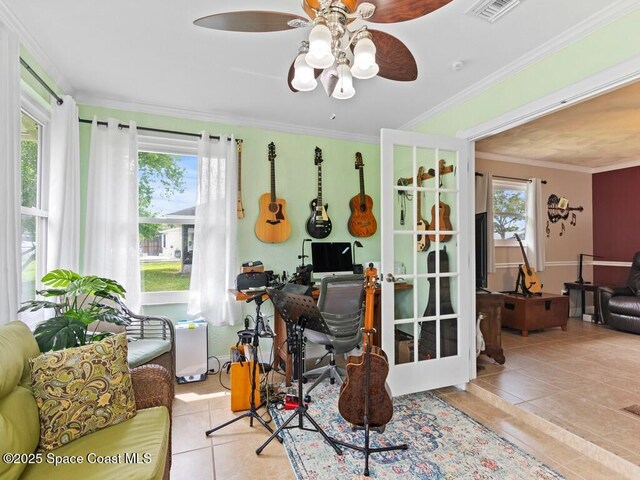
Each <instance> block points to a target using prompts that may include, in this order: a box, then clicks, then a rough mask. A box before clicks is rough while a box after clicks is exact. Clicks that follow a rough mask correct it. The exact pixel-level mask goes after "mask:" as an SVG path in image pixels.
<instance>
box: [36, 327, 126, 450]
mask: <svg viewBox="0 0 640 480" xmlns="http://www.w3.org/2000/svg"><path fill="white" fill-rule="evenodd" d="M29 363H30V364H31V383H32V388H33V395H34V396H35V398H36V403H37V405H38V411H39V413H40V449H42V450H53V449H55V448H58V447H60V446H62V445H65V444H67V443H69V442H71V441H73V440H75V439H77V438H80V437H82V436H83V435H87V434H89V433H92V432H95V431H97V430H100V429H101V428H104V427H108V426H109V425H115V424H117V423H120V422H124V421H125V420H128V419H129V418H131V417H133V416H134V415H135V414H136V402H135V397H134V393H133V385H132V383H131V375H130V374H129V365H128V364H127V338H126V335H125V334H119V335H115V336H113V337H107V338H106V339H104V340H102V341H100V342H96V343H91V344H89V345H84V346H82V347H76V348H68V349H66V350H60V351H57V352H48V353H44V354H42V355H40V356H39V357H36V358H34V359H31V360H29Z"/></svg>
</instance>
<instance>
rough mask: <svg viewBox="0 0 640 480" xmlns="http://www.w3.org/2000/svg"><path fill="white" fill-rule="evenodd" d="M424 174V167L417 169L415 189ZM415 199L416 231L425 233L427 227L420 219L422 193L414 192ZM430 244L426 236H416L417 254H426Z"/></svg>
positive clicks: (419, 184)
mask: <svg viewBox="0 0 640 480" xmlns="http://www.w3.org/2000/svg"><path fill="white" fill-rule="evenodd" d="M423 172H424V167H420V168H418V176H417V177H416V187H420V186H421V185H422V180H421V178H422V174H423ZM416 197H417V205H416V207H417V209H416V230H418V231H420V230H421V231H426V230H427V229H428V228H429V226H428V225H427V224H426V222H425V221H424V219H423V218H422V192H421V191H416ZM430 245H431V242H430V241H429V237H428V236H427V235H420V234H419V235H418V239H417V248H418V251H419V252H426V251H427V250H429V246H430Z"/></svg>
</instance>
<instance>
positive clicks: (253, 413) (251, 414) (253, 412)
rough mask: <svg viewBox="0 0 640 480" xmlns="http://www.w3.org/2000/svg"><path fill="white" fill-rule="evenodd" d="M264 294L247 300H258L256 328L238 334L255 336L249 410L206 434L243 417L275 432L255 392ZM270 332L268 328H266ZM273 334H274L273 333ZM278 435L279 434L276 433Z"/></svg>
mask: <svg viewBox="0 0 640 480" xmlns="http://www.w3.org/2000/svg"><path fill="white" fill-rule="evenodd" d="M263 295H264V294H260V295H256V296H255V297H252V298H250V299H248V300H247V302H251V301H255V302H256V325H255V328H254V329H253V331H251V330H248V329H245V330H241V331H240V332H238V336H239V337H240V341H242V340H243V339H245V338H253V343H252V346H253V365H252V368H251V377H250V378H251V396H250V399H251V400H250V401H249V405H250V407H249V411H248V412H245V413H243V414H242V415H240V416H239V417H236V418H234V419H233V420H229V421H228V422H225V423H223V424H222V425H218V426H217V427H213V428H212V429H210V430H207V431H206V433H205V435H206V436H209V435H211V434H212V433H213V432H215V431H217V430H220V429H221V428H224V427H226V426H227V425H231V424H232V423H235V422H237V421H239V420H242V419H243V418H247V417H248V418H249V426H250V427H253V420H254V419H256V420H257V421H258V422H259V423H261V424H262V426H263V427H264V428H266V429H267V430H269V431H270V432H271V433H273V429H272V428H271V427H270V426H269V424H267V422H265V421H264V420H263V419H262V417H261V416H260V415H259V414H258V408H260V407H262V406H263V405H264V402H263V403H261V404H260V405H258V406H256V399H255V392H256V385H257V384H258V381H257V366H258V346H259V345H260V333H262V332H264V331H265V330H266V329H265V326H264V323H263V320H262V315H261V314H260V305H262V303H263V302H264V298H263ZM266 331H267V332H268V330H266ZM271 336H273V335H271ZM276 435H277V434H276ZM276 435H272V436H271V437H270V438H269V440H271V439H272V438H273V437H274V436H276ZM276 438H277V439H278V441H279V442H280V443H282V438H281V437H279V436H277V437H276Z"/></svg>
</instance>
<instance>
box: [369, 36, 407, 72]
mask: <svg viewBox="0 0 640 480" xmlns="http://www.w3.org/2000/svg"><path fill="white" fill-rule="evenodd" d="M369 32H371V37H372V38H371V40H372V41H373V43H374V44H375V46H376V63H377V64H378V66H379V67H380V71H379V72H378V76H379V77H383V78H388V79H389V80H397V81H399V82H412V81H413V80H415V79H416V78H418V65H417V64H416V59H415V58H413V54H412V53H411V52H410V51H409V49H408V48H407V46H406V45H405V44H404V43H402V42H401V41H400V40H398V39H397V38H396V37H394V36H393V35H389V34H388V33H386V32H382V31H380V30H371V29H369Z"/></svg>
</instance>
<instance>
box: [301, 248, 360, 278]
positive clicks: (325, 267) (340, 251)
mask: <svg viewBox="0 0 640 480" xmlns="http://www.w3.org/2000/svg"><path fill="white" fill-rule="evenodd" d="M311 264H312V266H313V276H314V278H322V277H326V276H328V275H349V274H352V273H353V255H352V252H351V243H349V242H311Z"/></svg>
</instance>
